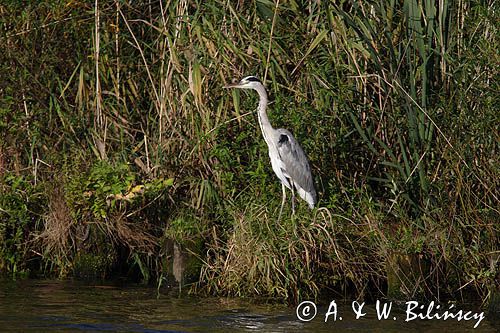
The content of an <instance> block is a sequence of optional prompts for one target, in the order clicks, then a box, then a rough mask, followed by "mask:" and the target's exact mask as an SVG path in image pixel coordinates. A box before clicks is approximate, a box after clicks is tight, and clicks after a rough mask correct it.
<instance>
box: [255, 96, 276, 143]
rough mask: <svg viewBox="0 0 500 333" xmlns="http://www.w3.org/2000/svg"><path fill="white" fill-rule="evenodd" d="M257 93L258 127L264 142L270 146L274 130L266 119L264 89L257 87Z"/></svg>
mask: <svg viewBox="0 0 500 333" xmlns="http://www.w3.org/2000/svg"><path fill="white" fill-rule="evenodd" d="M255 90H256V91H257V92H258V93H259V112H258V116H259V125H260V129H261V131H262V135H263V136H264V140H265V141H266V143H267V144H268V145H269V144H271V138H270V135H271V134H272V133H273V131H274V128H273V127H272V126H271V123H270V122H269V118H268V117H267V113H266V108H267V93H266V89H265V88H264V87H258V88H257V89H255Z"/></svg>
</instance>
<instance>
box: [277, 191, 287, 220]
mask: <svg viewBox="0 0 500 333" xmlns="http://www.w3.org/2000/svg"><path fill="white" fill-rule="evenodd" d="M281 190H282V191H283V198H282V199H281V208H280V214H279V215H278V221H279V220H281V213H282V212H283V206H284V205H285V199H286V188H285V184H283V183H281Z"/></svg>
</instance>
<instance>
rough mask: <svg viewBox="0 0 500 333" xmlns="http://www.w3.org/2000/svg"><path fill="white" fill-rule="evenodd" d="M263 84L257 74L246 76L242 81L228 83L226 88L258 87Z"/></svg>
mask: <svg viewBox="0 0 500 333" xmlns="http://www.w3.org/2000/svg"><path fill="white" fill-rule="evenodd" d="M262 86H263V84H262V82H260V80H259V79H258V78H256V77H255V76H246V77H244V78H243V79H241V81H240V82H238V83H231V84H228V85H226V86H224V88H241V89H257V87H262Z"/></svg>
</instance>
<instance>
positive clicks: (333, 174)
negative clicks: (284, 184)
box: [0, 0, 500, 302]
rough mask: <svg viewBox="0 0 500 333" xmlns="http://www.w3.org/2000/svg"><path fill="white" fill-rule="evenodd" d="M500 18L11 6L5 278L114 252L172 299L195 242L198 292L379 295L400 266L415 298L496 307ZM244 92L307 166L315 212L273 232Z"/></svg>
mask: <svg viewBox="0 0 500 333" xmlns="http://www.w3.org/2000/svg"><path fill="white" fill-rule="evenodd" d="M498 12H499V11H498V3H497V2H496V1H494V0H488V1H453V0H439V1H429V0H419V1H417V0H405V1H386V2H384V3H379V2H376V1H364V2H358V1H341V2H329V1H311V2H303V3H302V2H296V1H275V2H271V1H263V0H260V1H259V0H255V1H187V0H172V1H167V2H163V1H156V2H147V1H134V2H131V1H118V0H115V1H111V0H109V1H99V0H96V1H95V2H93V3H89V2H84V1H71V2H67V1H57V0H54V1H47V2H40V3H30V4H28V5H22V6H21V4H18V3H16V2H7V3H4V4H2V5H0V30H1V31H2V34H1V35H0V41H1V43H2V45H4V48H3V52H1V53H0V131H1V132H2V140H1V141H0V270H1V271H3V272H6V273H9V274H12V275H14V276H17V275H19V274H29V273H30V272H31V273H34V272H42V273H44V274H47V275H53V274H58V275H60V276H66V275H68V274H69V275H71V274H72V273H71V272H72V270H73V269H74V268H75V266H77V265H76V264H75V260H76V258H78V257H81V253H86V254H91V255H95V256H99V255H100V254H103V253H104V254H105V256H107V258H108V257H109V258H110V260H106V261H105V262H109V265H110V266H109V267H106V268H105V269H104V270H105V271H106V272H108V273H109V272H111V273H109V274H112V272H113V271H114V272H115V273H117V272H118V271H119V267H122V268H123V267H124V266H125V267H126V268H125V271H126V272H129V273H130V272H131V271H134V270H135V271H137V272H139V273H140V275H141V276H142V277H143V278H144V279H145V280H149V281H157V282H158V281H159V283H161V280H162V278H163V274H164V272H165V265H166V264H165V260H166V259H165V256H164V254H165V244H166V243H167V242H168V241H169V240H172V239H173V240H175V241H176V242H178V243H179V244H182V245H183V246H185V247H187V248H189V247H190V246H192V244H201V245H199V246H198V245H197V248H198V251H197V253H196V255H197V256H198V257H199V261H200V262H201V268H200V274H199V277H198V279H197V281H196V283H195V284H194V285H193V287H192V291H193V292H206V293H212V294H213V293H216V294H229V295H262V296H272V297H278V298H282V299H286V300H289V301H290V302H297V301H298V300H300V299H302V298H304V297H321V296H322V295H323V296H324V295H326V294H328V293H335V294H341V295H344V296H345V295H348V294H349V295H351V294H353V295H355V296H356V297H369V296H370V295H380V294H383V295H386V294H387V293H388V289H387V281H388V279H389V278H388V270H390V269H389V268H388V267H391V263H393V261H394V260H396V261H397V259H394V258H410V259H411V258H417V259H418V262H419V264H418V265H417V266H418V267H419V269H420V271H419V272H418V274H416V275H415V276H414V275H413V273H412V276H410V277H408V279H406V280H405V279H399V280H400V281H401V283H400V284H399V285H398V292H400V293H401V294H402V296H403V297H415V296H418V297H424V298H432V299H435V298H437V299H439V298H442V297H453V298H456V297H466V296H467V297H468V295H473V297H476V299H477V298H479V299H481V300H483V301H487V300H488V299H489V297H490V296H491V295H492V294H493V293H495V292H498V288H499V286H498V281H500V278H499V271H498V260H499V255H500V253H499V248H498V244H499V243H500V242H499V236H498V229H499V225H500V224H499V221H500V213H499V210H498V207H499V205H498V202H499V201H498V196H499V192H498V188H500V186H499V179H500V174H499V160H498V154H499V151H498V150H499V145H498V142H500V140H499V139H500V138H499V132H498V123H499V117H498V114H499V112H498V105H500V103H499V102H500V101H499V98H498V96H499V86H498V82H499V80H498V63H499V60H500V59H499V55H498V35H499V34H498V27H497V25H496V24H495V22H498ZM250 74H252V75H257V76H259V77H261V78H262V79H263V80H264V82H265V84H266V85H267V88H268V90H269V93H270V98H271V104H270V110H269V114H270V118H271V121H272V123H273V125H274V126H276V127H284V128H288V129H290V130H291V131H292V132H293V133H294V135H295V137H296V138H298V140H299V141H300V142H301V144H302V146H303V148H304V150H305V151H306V152H307V154H308V156H309V159H310V161H311V164H312V171H313V175H314V178H315V183H316V187H317V190H318V192H319V197H320V201H319V204H318V208H317V209H315V210H314V211H312V212H311V211H309V210H308V209H307V208H306V207H305V205H302V204H300V205H299V210H298V213H297V215H295V216H291V214H290V213H291V212H290V209H288V208H287V210H286V214H284V215H285V217H284V218H283V219H282V220H281V221H276V218H277V215H278V214H277V213H278V210H279V205H280V199H279V197H280V195H281V189H280V185H279V184H278V182H277V179H276V178H275V176H274V175H273V174H272V170H271V167H270V164H269V161H268V156H267V151H266V147H265V143H264V141H263V140H262V138H261V136H260V133H259V127H258V125H257V123H256V115H255V113H254V112H253V111H254V110H255V107H256V97H255V96H254V95H253V94H245V93H240V92H230V93H229V92H228V91H225V90H223V89H222V87H223V86H224V84H226V83H228V82H230V81H231V80H232V79H239V78H240V77H242V76H244V75H250ZM411 260H413V259H411ZM411 260H410V261H411ZM412 267H415V266H412ZM122 272H123V271H122ZM108 273H107V274H108ZM389 280H390V279H389Z"/></svg>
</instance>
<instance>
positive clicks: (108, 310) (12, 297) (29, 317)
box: [0, 280, 500, 333]
mask: <svg viewBox="0 0 500 333" xmlns="http://www.w3.org/2000/svg"><path fill="white" fill-rule="evenodd" d="M0 283H1V286H0V331H1V332H333V331H335V332H343V331H349V332H360V331H361V332H401V331H405V332H440V333H442V332H473V331H474V332H497V331H498V329H499V328H500V323H499V317H498V314H497V316H493V315H488V314H487V313H485V319H483V320H482V321H481V323H480V324H479V326H478V328H477V329H473V326H474V324H475V322H476V320H469V321H465V320H462V321H457V320H456V319H455V320H453V319H451V320H447V321H444V320H422V319H416V320H413V321H410V322H405V320H404V319H405V316H406V315H405V312H404V308H405V306H404V305H400V306H396V305H393V310H392V311H391V314H390V319H389V320H378V319H377V316H376V313H375V305H373V304H371V305H365V307H364V308H363V309H364V310H363V311H364V312H365V313H366V316H364V317H362V318H360V319H357V320H356V319H355V317H354V314H353V311H352V308H351V302H350V301H349V302H347V303H346V302H341V301H336V304H337V306H338V307H337V320H336V321H334V320H333V318H334V316H333V315H330V316H329V318H328V321H327V322H326V323H325V322H324V319H325V314H326V313H327V310H328V304H326V305H323V306H319V307H318V309H317V316H316V317H315V318H314V319H313V320H311V321H309V322H301V321H300V320H299V319H298V318H297V315H296V309H295V308H293V307H287V306H285V305H279V304H273V305H270V304H262V303H261V302H256V301H255V300H242V299H234V298H233V299H231V298H189V297H184V298H178V297H173V296H168V295H163V294H162V295H159V296H158V294H157V292H156V290H155V289H154V288H147V287H137V286H130V285H129V286H126V287H123V286H110V285H95V284H94V285H89V284H84V283H80V282H72V281H45V280H42V281H40V280H26V281H17V282H12V281H0ZM464 308H465V306H464ZM446 309H447V308H446ZM332 310H333V308H332ZM468 310H472V309H468ZM306 312H307V311H306ZM480 312H481V311H479V310H478V309H476V311H474V313H480ZM341 316H342V320H340V319H339V318H340V317H341ZM394 317H396V320H394V319H393V318H394Z"/></svg>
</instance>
